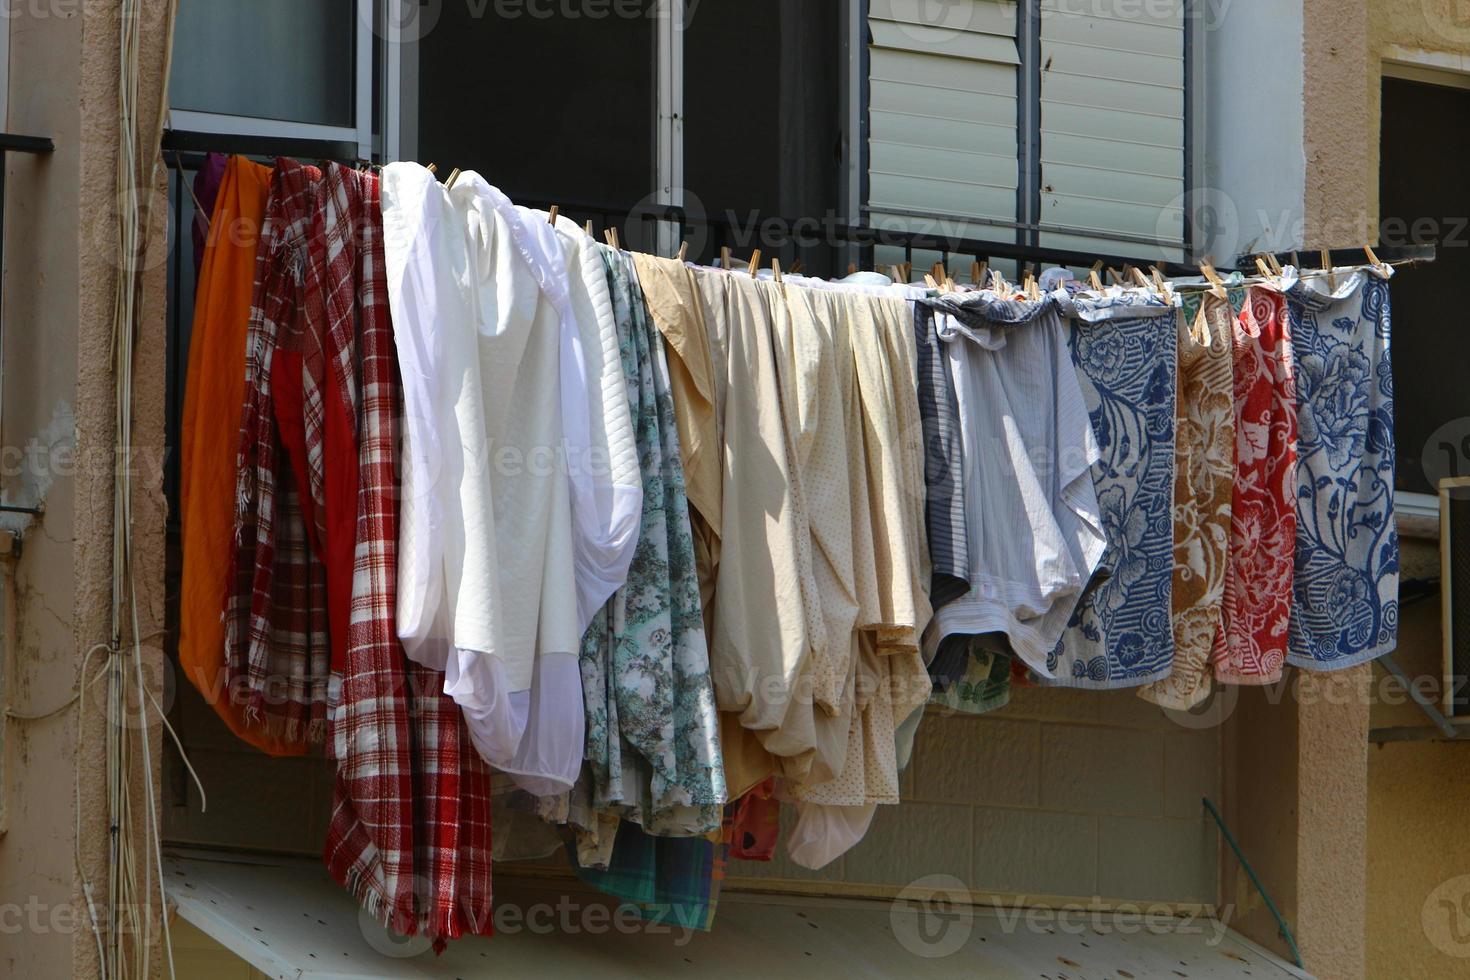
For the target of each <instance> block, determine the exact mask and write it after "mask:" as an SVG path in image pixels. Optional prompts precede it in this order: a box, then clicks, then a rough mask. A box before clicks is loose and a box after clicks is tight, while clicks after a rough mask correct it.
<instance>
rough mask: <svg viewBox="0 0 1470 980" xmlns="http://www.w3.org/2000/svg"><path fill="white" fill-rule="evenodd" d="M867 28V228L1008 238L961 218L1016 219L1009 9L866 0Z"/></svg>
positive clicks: (977, 1)
mask: <svg viewBox="0 0 1470 980" xmlns="http://www.w3.org/2000/svg"><path fill="white" fill-rule="evenodd" d="M868 29H869V31H870V32H871V36H872V45H871V48H870V62H869V86H870V88H869V104H868V112H869V115H868V121H869V132H868V139H869V157H868V206H869V208H870V211H871V216H870V220H871V221H872V223H873V224H874V225H875V226H876V227H886V228H898V229H905V230H910V231H928V232H934V231H936V230H938V231H942V232H943V233H944V234H948V235H953V236H957V237H967V238H986V239H1003V240H1009V239H1011V238H1012V234H1013V233H1012V232H1010V231H1006V230H1002V229H997V228H995V227H993V226H986V225H983V224H976V223H974V222H966V221H964V220H963V219H966V218H969V219H992V220H996V219H998V220H1001V221H1006V222H1013V221H1015V219H1016V183H1017V167H1016V161H1017V154H1018V149H1017V141H1016V84H1017V75H1016V69H1017V66H1018V65H1019V64H1020V58H1019V57H1018V55H1017V52H1016V5H1015V4H1014V3H1001V2H998V0H946V2H943V3H935V2H932V0H872V5H871V7H870V10H869V16H868ZM905 212H919V213H920V214H925V213H927V214H934V215H937V216H946V217H950V218H955V219H961V220H960V221H959V222H958V223H950V224H947V225H945V226H944V227H943V228H942V229H936V228H935V226H934V223H933V222H932V221H925V220H924V219H923V218H915V217H911V216H904V213H905Z"/></svg>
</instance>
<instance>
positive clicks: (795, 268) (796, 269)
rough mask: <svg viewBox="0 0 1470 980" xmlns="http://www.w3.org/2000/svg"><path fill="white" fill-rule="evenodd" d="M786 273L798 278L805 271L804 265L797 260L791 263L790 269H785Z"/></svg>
mask: <svg viewBox="0 0 1470 980" xmlns="http://www.w3.org/2000/svg"><path fill="white" fill-rule="evenodd" d="M786 271H787V272H789V273H791V274H792V275H793V276H799V275H801V274H802V273H803V272H805V271H806V263H805V262H803V261H802V260H801V259H797V260H796V261H795V262H793V263H791V268H790V269H787V270H786Z"/></svg>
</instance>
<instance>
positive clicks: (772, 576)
mask: <svg viewBox="0 0 1470 980" xmlns="http://www.w3.org/2000/svg"><path fill="white" fill-rule="evenodd" d="M695 278H696V281H697V284H698V287H699V290H700V295H701V302H702V304H703V306H704V320H705V323H706V324H707V325H708V327H709V328H710V352H711V360H712V361H713V362H714V366H715V377H716V403H717V405H716V411H717V413H718V416H719V418H721V419H722V422H723V425H722V432H723V450H724V451H723V469H722V476H721V479H722V482H723V487H722V496H723V515H722V518H721V531H722V535H721V542H720V565H719V579H718V585H717V588H716V590H715V596H714V610H713V613H712V615H711V620H712V625H713V633H712V634H711V635H710V637H709V643H710V673H711V676H712V678H713V680H714V685H715V694H716V697H717V699H718V701H719V705H720V709H721V710H722V711H725V712H733V713H735V714H737V715H738V724H731V723H729V722H722V728H721V743H722V745H723V746H724V747H725V770H726V780H727V789H728V790H729V792H731V793H732V794H735V795H743V794H744V793H745V792H746V791H748V790H749V789H750V787H752V786H754V785H756V784H757V783H760V782H762V781H763V780H765V779H766V778H768V777H769V776H771V775H772V774H773V768H774V767H775V766H777V765H779V768H780V769H781V771H782V772H784V773H787V774H789V775H792V776H795V777H800V776H804V775H805V774H806V773H808V772H810V769H811V764H812V759H813V757H814V756H815V746H814V744H813V743H812V734H811V732H810V728H809V726H807V727H806V728H805V729H804V730H803V731H801V732H794V731H785V730H783V727H782V726H783V724H784V721H785V716H786V714H787V712H788V711H789V710H791V709H792V706H793V703H794V702H796V701H797V700H799V699H798V698H797V697H796V695H795V687H796V684H797V680H798V678H799V677H800V675H801V673H802V670H803V668H804V667H805V665H806V661H807V658H808V657H809V655H810V651H811V649H812V648H813V646H815V645H817V644H819V643H820V642H822V638H821V636H820V633H818V632H817V631H818V630H820V629H821V625H822V624H821V620H820V619H819V618H818V617H816V616H813V615H812V613H811V607H812V606H813V605H814V604H815V588H816V587H815V585H814V584H813V583H812V582H811V580H810V579H811V575H810V566H809V565H805V566H804V565H803V563H802V560H801V556H800V552H801V550H802V549H803V548H804V547H809V545H806V544H804V542H807V541H809V539H810V538H809V531H808V530H807V527H806V517H805V514H804V513H803V512H802V511H801V509H800V504H799V501H797V500H796V499H795V498H794V497H793V495H792V488H793V482H792V478H791V462H790V459H789V457H788V454H787V448H786V434H785V430H784V428H783V425H782V420H781V402H780V394H779V389H778V384H777V378H778V374H777V372H776V367H775V363H774V356H775V355H774V352H773V350H772V346H771V334H770V331H771V326H770V317H771V314H770V309H769V306H768V304H767V302H766V300H765V297H764V294H763V293H762V292H761V289H762V288H763V286H764V284H759V283H757V282H756V281H754V280H752V279H750V278H748V277H745V276H737V275H731V274H729V273H725V272H717V271H713V270H703V269H701V270H696V272H695ZM721 379H723V380H721ZM737 729H744V730H745V731H747V732H749V733H750V734H749V735H743V734H742V733H741V732H740V731H738V730H737ZM742 739H749V740H750V741H749V742H747V743H745V747H741V746H742V741H741V740H742ZM732 748H733V749H734V750H733V751H732ZM763 753H769V754H770V755H771V756H773V757H778V758H779V762H777V760H776V759H772V760H769V761H767V762H766V763H765V764H762V755H763ZM747 760H749V763H750V767H749V769H746V768H745V763H746V761H747Z"/></svg>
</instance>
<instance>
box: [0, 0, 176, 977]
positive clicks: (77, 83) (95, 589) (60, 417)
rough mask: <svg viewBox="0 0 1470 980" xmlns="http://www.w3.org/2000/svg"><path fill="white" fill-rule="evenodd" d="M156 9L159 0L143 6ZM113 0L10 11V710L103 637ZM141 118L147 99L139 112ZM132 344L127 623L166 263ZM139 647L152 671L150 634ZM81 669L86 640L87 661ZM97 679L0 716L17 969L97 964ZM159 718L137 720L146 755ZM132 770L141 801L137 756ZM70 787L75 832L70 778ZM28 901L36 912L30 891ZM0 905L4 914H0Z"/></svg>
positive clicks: (157, 407)
mask: <svg viewBox="0 0 1470 980" xmlns="http://www.w3.org/2000/svg"><path fill="white" fill-rule="evenodd" d="M151 6H153V7H158V6H161V5H157V4H154V5H151ZM116 12H117V4H116V2H115V0H107V2H99V0H93V2H89V3H87V4H13V5H10V6H9V7H7V15H8V16H10V17H11V24H10V31H11V35H10V45H11V58H10V105H9V120H8V125H7V128H8V129H9V130H10V131H12V132H20V133H27V134H36V135H46V136H51V137H52V138H53V139H54V140H55V141H56V146H57V150H56V153H55V154H54V155H53V156H52V157H50V158H48V159H43V160H37V159H33V158H31V157H28V156H23V155H19V154H12V155H11V156H10V158H9V161H8V165H7V174H6V176H7V187H6V197H7V200H6V205H7V208H6V215H5V219H6V223H5V229H4V233H5V239H6V248H5V261H6V269H5V282H4V287H5V289H4V292H5V296H4V299H5V306H4V316H5V329H4V349H3V353H4V388H3V398H4V403H3V433H0V435H3V444H4V445H5V446H6V447H7V449H11V450H12V451H13V450H14V448H15V447H26V446H27V445H28V444H31V443H33V441H39V443H40V444H41V445H42V446H43V448H42V449H41V450H40V451H38V452H36V453H34V454H32V455H28V456H26V457H24V459H25V463H24V464H23V465H21V466H18V467H7V468H6V472H5V474H4V488H5V491H6V493H7V494H8V496H7V500H9V501H11V502H15V503H27V504H31V503H36V502H38V500H39V501H41V502H44V504H45V506H46V514H45V516H44V518H43V519H42V520H41V521H40V523H39V524H37V525H35V526H32V527H29V528H28V529H26V530H25V532H24V534H23V537H22V554H21V557H20V559H19V561H18V563H17V565H16V568H15V590H16V605H15V614H16V615H15V622H14V623H13V624H12V628H13V630H14V634H13V635H14V642H13V644H12V645H10V647H9V649H7V651H6V654H7V658H8V660H9V663H8V665H7V667H8V670H9V672H10V673H9V679H10V685H11V686H10V697H9V706H10V708H11V709H12V710H13V711H15V712H18V713H21V714H46V713H48V712H51V711H52V710H53V709H55V708H57V707H58V706H63V705H66V704H67V699H68V697H69V696H70V695H71V693H72V691H73V689H74V685H75V683H76V679H77V675H78V671H79V669H80V666H81V662H82V658H83V656H84V655H85V652H86V651H87V650H88V649H89V648H91V647H92V646H93V645H95V644H97V643H106V642H107V641H108V640H109V638H110V619H111V615H110V606H111V599H110V597H111V580H112V527H113V519H112V508H113V493H112V489H113V479H112V475H113V463H112V458H111V448H112V446H113V444H114V437H113V428H114V398H113V391H114V385H113V380H112V367H111V354H110V351H111V334H112V326H111V318H112V310H113V291H114V282H115V278H114V276H115V271H116V261H115V259H114V255H115V248H114V247H113V244H112V243H113V242H114V241H115V233H114V231H113V229H114V227H115V222H116V208H115V206H114V201H115V198H116V194H115V189H114V172H115V169H114V168H115V166H116V159H117V84H116V78H117V44H118V40H117V39H118V33H119V25H118V20H117V14H116ZM161 26H162V22H161V20H159V19H157V18H151V24H150V27H149V35H150V41H149V43H147V44H145V46H144V51H143V53H142V61H143V63H144V64H145V65H148V66H151V67H149V68H148V69H147V70H146V72H145V78H144V80H143V83H142V85H141V88H140V94H141V98H142V102H143V105H144V106H145V107H151V106H153V105H155V104H156V103H157V92H158V91H159V84H158V70H159V68H158V66H159V65H160V64H161V57H160V55H161V52H162V50H163V48H162V42H163V38H162V29H161ZM146 116H147V118H146V120H145V125H146V126H149V127H151V126H152V125H153V119H154V113H153V112H152V111H151V109H149V110H148V111H147V112H146ZM143 299H144V302H145V307H146V310H145V314H144V318H143V322H142V328H143V329H142V331H141V336H140V341H139V356H138V358H137V361H136V371H137V375H136V383H137V385H138V392H137V404H138V411H137V413H136V416H135V417H136V419H137V428H136V430H135V443H136V444H137V445H138V446H139V447H140V449H141V450H142V459H141V462H140V464H139V471H138V487H137V493H136V496H135V499H134V521H135V543H136V546H137V549H138V550H137V555H136V560H137V563H136V566H135V568H136V572H137V579H136V584H137V587H138V595H139V606H138V613H139V617H140V621H141V630H140V634H141V635H143V636H150V635H153V634H155V633H156V632H157V630H158V629H159V628H160V627H161V625H162V611H163V603H162V595H163V593H162V581H163V575H162V558H163V547H162V544H163V539H162V530H163V525H162V518H161V513H162V512H161V510H160V503H161V498H160V496H159V493H158V484H157V480H156V478H155V474H156V472H157V468H156V466H150V465H148V460H149V459H150V458H151V459H152V460H154V461H157V460H159V459H161V452H162V448H161V447H162V417H163V410H162V400H161V399H162V390H163V385H162V376H163V374H162V369H163V361H162V355H163V343H162V341H163V335H162V313H163V305H162V303H163V280H162V269H161V267H160V268H159V269H158V270H157V271H156V272H155V273H154V274H152V275H150V276H149V279H148V282H147V286H146V288H145V290H144V295H143ZM153 646H154V648H155V649H154V652H152V653H150V654H149V655H148V656H146V657H145V667H146V668H148V669H149V672H150V673H151V675H152V676H153V677H154V678H157V677H158V676H159V675H158V670H159V658H158V655H157V652H156V647H157V643H156V637H155V638H154V640H153ZM93 663H94V667H95V666H96V665H100V663H101V660H100V658H98V659H94V661H93ZM103 691H105V685H102V684H99V685H96V686H94V687H92V688H90V689H89V690H88V691H87V692H86V693H85V695H84V698H83V713H84V718H85V720H84V723H83V728H82V730H81V731H78V729H77V723H76V713H75V709H74V707H73V708H68V709H67V710H61V711H59V712H55V713H50V714H46V717H44V718H40V719H36V720H24V719H15V718H12V719H11V720H10V721H9V722H8V724H7V726H6V732H7V734H6V739H5V747H4V751H5V766H4V785H3V791H4V793H5V803H6V807H7V812H8V816H9V825H8V829H7V831H6V833H5V835H4V836H3V837H0V902H3V903H6V904H7V905H9V904H11V903H15V904H18V905H19V906H21V908H22V909H24V910H26V911H25V921H24V924H23V926H22V928H21V930H20V931H19V932H13V931H11V930H10V929H5V930H0V973H3V974H4V975H6V976H16V977H63V976H79V977H81V976H91V975H95V974H96V970H97V964H96V940H95V939H94V937H93V935H92V933H91V931H90V929H89V928H88V926H87V919H86V912H85V910H86V903H85V901H84V899H83V896H82V894H81V886H80V879H79V877H78V874H77V870H76V859H75V858H74V855H75V854H79V855H80V860H81V863H82V865H83V867H84V868H85V871H86V873H87V875H88V876H89V877H90V878H91V880H92V881H93V883H94V885H95V887H96V888H97V889H99V893H98V900H99V901H100V902H105V895H106V888H107V866H106V857H107V841H108V827H107V819H106V795H105V794H106V786H107V783H106V780H105V778H104V776H105V763H104V751H105V749H104V746H105V741H106V731H105V728H104V725H105V724H107V722H106V720H105V711H104V707H105V702H104V695H103V694H102V692H103ZM157 734H158V733H157V731H156V730H154V731H152V732H151V733H150V737H151V739H152V745H153V751H154V753H155V757H156V756H157V752H158V740H157ZM133 776H134V779H133V782H132V786H133V789H134V792H135V796H134V799H135V801H136V805H137V806H138V807H140V808H141V807H142V806H143V805H144V802H145V799H144V797H143V795H142V792H143V786H142V783H141V781H140V778H141V770H138V771H136V772H135V773H134V774H133ZM78 785H80V793H81V816H80V825H81V839H80V840H79V841H78V840H77V839H76V835H75V828H76V826H77V823H78V821H77V815H76V806H75V803H74V799H75V797H74V793H75V792H76V787H77V786H78ZM31 908H35V909H36V910H37V911H36V913H35V914H34V915H32V914H31V912H30V909H31ZM7 921H8V922H9V921H11V920H9V919H7Z"/></svg>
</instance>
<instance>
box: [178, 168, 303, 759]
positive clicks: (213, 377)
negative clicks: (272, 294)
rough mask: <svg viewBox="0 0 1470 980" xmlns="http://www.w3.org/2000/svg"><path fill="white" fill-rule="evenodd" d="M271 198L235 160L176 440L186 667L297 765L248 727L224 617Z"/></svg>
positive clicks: (299, 744) (210, 242) (219, 211)
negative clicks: (255, 305)
mask: <svg viewBox="0 0 1470 980" xmlns="http://www.w3.org/2000/svg"><path fill="white" fill-rule="evenodd" d="M270 190H271V168H269V167H264V166H261V165H260V164H258V163H253V162H251V161H250V160H247V159H245V158H244V157H230V158H229V162H228V164H227V165H226V167H225V172H224V176H223V178H222V179H221V181H220V187H219V193H218V194H217V195H216V198H215V201H216V206H215V208H214V211H213V213H212V215H211V217H210V222H209V229H210V234H209V236H208V238H207V239H206V241H205V251H204V260H203V263H202V264H201V266H200V275H199V291H198V294H197V295H196V296H195V299H194V325H193V329H192V331H191V333H190V339H189V367H188V375H187V384H186V387H185V392H184V405H183V411H182V413H181V416H182V422H181V432H180V438H179V524H180V539H181V547H182V553H183V569H182V572H181V573H180V575H179V666H180V667H181V668H182V669H183V672H184V676H185V677H187V678H189V681H190V682H191V683H192V684H193V685H194V686H195V687H196V688H198V689H199V692H200V693H201V694H203V695H204V699H205V700H206V701H208V702H209V703H210V704H211V705H212V706H213V707H214V709H215V711H216V712H218V713H219V716H220V718H221V719H223V721H224V722H225V724H226V725H228V726H229V728H230V731H232V732H234V733H235V734H236V735H237V736H238V737H240V738H241V739H243V740H245V741H246V742H248V743H250V744H251V745H254V746H255V747H256V748H258V749H260V750H261V751H263V752H267V753H269V754H271V755H299V754H301V753H304V752H306V751H307V746H306V744H305V742H303V741H288V740H286V739H283V738H280V737H277V736H276V735H275V734H272V732H270V731H268V730H267V728H266V727H265V726H260V725H251V724H249V723H248V722H247V719H246V715H245V703H246V701H248V698H249V692H248V689H247V690H241V689H239V688H237V687H231V686H230V684H229V676H230V675H229V671H228V669H227V667H226V662H225V621H224V618H223V617H222V616H221V615H220V600H221V598H222V597H223V596H225V595H226V594H227V593H228V592H229V591H230V588H231V578H230V564H231V561H232V555H233V553H234V540H235V537H234V535H235V530H234V523H235V481H236V478H237V474H238V472H239V471H238V469H237V465H236V464H237V457H236V453H237V450H238V448H239V442H240V419H241V413H240V411H239V407H240V406H243V405H244V403H245V363H246V359H245V344H246V334H247V330H248V326H249V323H250V311H251V302H252V295H253V289H254V282H255V276H256V269H257V261H258V260H257V245H258V242H259V236H260V232H261V226H262V224H263V222H264V220H265V213H266V206H267V200H268V198H269V195H270ZM264 260H265V257H264V256H262V257H261V259H260V260H259V261H260V262H261V263H263V262H264Z"/></svg>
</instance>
